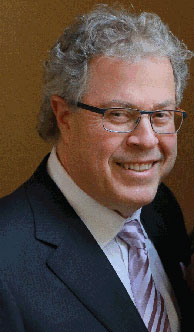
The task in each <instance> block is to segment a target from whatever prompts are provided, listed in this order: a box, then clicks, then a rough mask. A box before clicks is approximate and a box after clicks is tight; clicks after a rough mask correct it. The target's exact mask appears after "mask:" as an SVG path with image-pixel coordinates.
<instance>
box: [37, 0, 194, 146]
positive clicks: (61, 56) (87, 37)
mask: <svg viewBox="0 0 194 332" xmlns="http://www.w3.org/2000/svg"><path fill="white" fill-rule="evenodd" d="M96 55H106V56H111V57H118V58H122V59H127V60H130V61H132V62H135V61H138V60H140V59H141V58H143V57H146V56H149V55H155V56H167V57H168V58H169V59H170V61H171V64H172V68H173V72H174V77H175V85H176V102H177V105H178V104H179V103H180V102H181V99H182V95H183V91H184V88H185V86H186V82H187V78H188V65H187V61H188V60H189V59H191V58H192V56H193V53H192V52H191V51H189V50H188V49H187V47H186V45H185V44H184V43H183V42H181V41H179V40H178V38H177V37H175V36H174V35H173V34H172V32H171V31H170V30H169V28H168V26H167V25H165V24H164V23H163V22H162V21H161V19H160V18H159V17H158V16H157V15H156V14H152V13H145V12H144V13H141V14H140V15H135V14H131V13H127V12H126V11H125V10H123V9H122V10H117V9H114V8H110V7H108V6H107V5H98V6H97V7H96V8H95V9H94V10H93V11H92V12H90V13H88V14H86V15H83V16H80V17H78V18H77V19H76V20H75V22H74V23H73V24H72V25H70V26H69V27H67V28H66V29H65V30H64V33H63V34H62V35H61V36H60V37H59V39H58V40H57V42H56V44H55V45H54V46H53V47H52V49H51V51H50V53H49V59H48V60H47V61H46V63H45V71H44V80H43V82H44V85H43V101H42V105H41V109H40V114H39V120H38V126H37V130H38V133H39V135H40V136H41V137H42V138H43V139H45V140H57V139H58V137H59V129H58V127H57V123H56V118H55V115H54V114H53V111H52V108H51V105H50V98H51V96H52V95H54V94H56V95H58V96H60V97H62V98H64V99H65V100H66V102H67V103H69V104H72V103H74V104H75V103H76V102H77V101H78V100H81V98H82V96H83V94H84V92H85V91H86V87H87V74H88V68H89V65H88V64H89V60H90V59H91V58H92V57H94V56H96Z"/></svg>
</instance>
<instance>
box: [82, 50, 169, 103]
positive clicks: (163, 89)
mask: <svg viewBox="0 0 194 332" xmlns="http://www.w3.org/2000/svg"><path fill="white" fill-rule="evenodd" d="M88 98H93V99H94V101H95V105H97V104H96V102H97V101H98V100H101V101H102V102H106V101H107V102H109V101H111V100H117V99H118V100H119V99H121V100H126V101H130V102H131V101H135V102H136V101H137V102H140V103H141V102H144V101H145V99H146V98H147V99H149V100H150V101H151V102H152V101H153V102H155V101H156V102H157V103H158V102H163V99H168V100H169V99H172V100H173V101H174V100H175V84H174V75H173V69H172V66H171V63H170V61H169V59H168V58H166V57H147V58H144V59H142V60H140V61H138V62H135V63H131V62H130V61H126V60H122V59H118V58H114V57H105V56H99V57H96V58H93V59H92V60H91V61H90V64H89V73H88V82H87V90H86V95H85V96H84V99H88ZM106 99H107V100H106ZM128 99H130V100H128ZM131 99H133V100H131ZM154 99H156V100H155V101H154ZM159 99H161V100H159Z"/></svg>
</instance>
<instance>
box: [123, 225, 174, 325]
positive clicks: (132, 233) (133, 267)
mask: <svg viewBox="0 0 194 332" xmlns="http://www.w3.org/2000/svg"><path fill="white" fill-rule="evenodd" d="M118 236H119V237H120V238H121V239H122V240H123V241H125V242H126V243H127V244H128V245H129V247H130V250H129V265H128V271H129V279H130V282H131V289H132V292H133V296H134V301H135V305H136V308H137V310H138V311H139V314H140V316H141V318H142V319H143V321H144V324H145V326H146V327H147V329H148V331H149V332H170V331H171V329H170V324H169V320H168V315H167V312H166V308H165V305H164V299H163V298H162V296H161V294H160V293H159V291H158V290H157V289H156V287H155V284H154V280H153V277H152V274H151V271H150V269H149V259H148V253H147V249H146V245H145V237H144V234H143V232H142V229H141V226H140V224H139V222H138V220H136V219H135V220H131V221H129V222H127V223H126V224H125V225H124V227H123V229H122V230H121V232H120V233H119V234H118Z"/></svg>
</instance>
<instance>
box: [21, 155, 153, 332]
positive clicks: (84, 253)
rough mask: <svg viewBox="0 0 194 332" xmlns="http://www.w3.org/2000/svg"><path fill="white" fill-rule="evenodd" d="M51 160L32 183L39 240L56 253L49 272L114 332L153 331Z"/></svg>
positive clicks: (48, 260) (34, 177)
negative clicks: (54, 175)
mask: <svg viewBox="0 0 194 332" xmlns="http://www.w3.org/2000/svg"><path fill="white" fill-rule="evenodd" d="M45 165H46V160H45V161H44V162H43V164H42V165H40V167H39V169H38V170H37V171H36V173H35V174H34V176H33V177H32V178H31V180H30V181H29V182H28V183H27V185H26V187H27V192H28V195H29V198H30V202H31V206H32V209H33V213H34V219H35V229H36V238H37V239H38V240H41V241H43V242H45V243H49V244H52V245H53V246H54V247H55V249H54V250H53V252H52V253H51V254H50V255H49V257H48V258H47V265H48V267H49V268H50V269H51V270H52V271H53V272H54V273H55V275H56V277H57V278H59V279H60V280H61V281H62V282H63V283H64V284H65V285H66V286H67V287H68V288H69V289H70V290H71V291H72V293H73V294H74V295H75V296H76V297H77V298H78V300H79V301H80V302H82V303H83V305H84V306H86V307H87V309H88V310H89V311H90V312H91V313H92V314H93V315H94V316H95V317H96V318H97V319H98V320H99V321H100V322H101V323H102V325H103V326H104V327H106V329H107V330H109V331H115V332H116V331H123V332H127V331H139V332H140V331H141V332H146V331H147V329H146V328H145V325H144V323H143V321H142V319H141V318H140V316H139V314H138V312H137V310H136V308H135V306H134V304H133V303H132V301H131V299H130V297H129V296H128V294H127V292H126V290H125V288H124V286H123V285H122V283H121V281H120V279H119V278H118V276H117V274H116V272H115V271H114V269H113V268H112V266H111V264H110V263H109V261H108V260H107V258H106V256H105V255H104V253H103V252H102V250H101V249H100V247H99V246H98V244H97V243H96V241H95V239H94V238H93V237H92V235H91V234H90V232H89V231H88V229H87V228H86V227H85V225H84V224H83V222H82V221H81V220H80V218H79V217H78V216H77V215H76V213H75V211H74V210H73V209H72V208H71V206H70V205H69V204H68V202H67V201H66V200H65V198H64V196H63V195H62V193H61V192H60V190H59V189H58V188H57V187H56V185H55V184H54V182H53V181H52V180H51V179H50V177H49V176H48V175H47V173H46V170H45V168H46V167H45Z"/></svg>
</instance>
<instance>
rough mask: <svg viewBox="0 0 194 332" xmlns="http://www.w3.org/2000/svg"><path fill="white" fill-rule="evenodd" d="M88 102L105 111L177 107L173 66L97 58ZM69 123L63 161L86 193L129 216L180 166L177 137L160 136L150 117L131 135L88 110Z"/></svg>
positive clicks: (164, 60)
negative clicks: (110, 127) (109, 126)
mask: <svg viewBox="0 0 194 332" xmlns="http://www.w3.org/2000/svg"><path fill="white" fill-rule="evenodd" d="M82 102H83V103H85V104H88V105H93V106H96V107H101V108H105V107H121V106H128V107H133V108H137V109H140V110H150V111H152V110H156V109H158V108H160V109H161V108H162V109H174V107H175V85H174V76H173V70H172V67H171V64H170V62H169V60H168V59H167V58H164V57H162V58H156V57H149V58H145V59H143V60H141V61H139V62H137V63H130V62H128V61H125V60H121V59H116V58H110V57H97V58H94V59H93V60H92V61H91V63H90V70H89V77H88V86H87V92H86V94H85V95H84V97H83V99H82ZM68 121H69V122H68V129H67V130H68V133H67V132H66V133H64V134H63V133H62V137H61V138H62V140H61V141H62V142H63V135H66V138H65V137H64V141H65V145H66V148H65V156H64V155H63V154H61V155H60V153H59V157H60V159H61V162H62V163H63V165H64V167H65V169H66V170H67V172H68V173H69V175H70V176H71V177H72V179H73V180H74V181H75V182H76V183H77V185H78V186H79V187H80V188H81V189H82V190H84V191H85V192H86V193H87V194H88V195H90V196H91V197H93V198H94V199H95V200H97V201H98V202H100V203H101V204H103V205H105V206H106V207H108V208H110V209H113V210H116V211H118V212H119V213H120V214H121V215H123V216H124V217H127V216H128V215H130V214H132V213H133V212H134V211H135V210H136V209H138V208H140V207H141V206H143V205H146V204H148V203H150V202H151V201H152V200H153V198H154V196H155V194H156V191H157V188H158V185H159V183H160V182H161V180H162V179H163V178H164V177H165V176H166V175H167V174H168V173H169V171H170V170H171V169H172V167H173V165H174V162H175V159H176V154H177V136H176V134H173V135H172V134H171V135H164V134H163V135H161V134H160V135H159V134H155V133H154V132H153V130H152V128H151V125H150V120H149V117H148V115H143V116H142V118H141V121H140V123H139V125H138V126H137V128H136V129H135V130H134V131H133V132H131V133H114V132H108V131H106V130H104V129H103V126H102V116H101V115H100V114H96V113H92V112H90V111H87V110H83V109H82V110H81V109H79V110H78V111H77V112H75V113H72V114H71V116H70V119H69V120H68ZM62 144H64V143H62ZM138 166H141V168H142V170H143V171H142V170H141V171H140V170H138ZM146 168H149V169H146Z"/></svg>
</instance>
